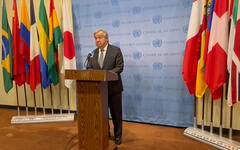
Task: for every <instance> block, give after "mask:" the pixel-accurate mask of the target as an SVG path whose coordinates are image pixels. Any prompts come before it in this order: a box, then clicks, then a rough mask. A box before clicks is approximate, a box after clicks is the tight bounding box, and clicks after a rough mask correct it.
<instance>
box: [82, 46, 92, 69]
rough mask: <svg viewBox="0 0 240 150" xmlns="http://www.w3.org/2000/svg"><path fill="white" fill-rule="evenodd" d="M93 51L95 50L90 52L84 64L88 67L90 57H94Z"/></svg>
mask: <svg viewBox="0 0 240 150" xmlns="http://www.w3.org/2000/svg"><path fill="white" fill-rule="evenodd" d="M93 53H94V52H93V50H92V51H89V52H88V55H87V58H86V60H85V63H84V65H85V66H86V68H87V64H88V62H89V60H90V58H91V57H93ZM86 63H87V64H86Z"/></svg>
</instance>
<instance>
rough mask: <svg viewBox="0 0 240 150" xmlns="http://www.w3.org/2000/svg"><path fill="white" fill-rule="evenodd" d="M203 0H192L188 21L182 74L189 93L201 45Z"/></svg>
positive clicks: (191, 90)
mask: <svg viewBox="0 0 240 150" xmlns="http://www.w3.org/2000/svg"><path fill="white" fill-rule="evenodd" d="M203 10H204V0H194V2H193V4H192V12H191V16H190V21H189V27H188V34H187V42H186V48H185V54H184V60H183V68H182V76H183V80H184V82H185V84H186V85H187V87H188V90H189V92H190V94H195V90H196V76H197V66H198V60H199V54H200V47H201V34H202V30H203V29H202V21H203Z"/></svg>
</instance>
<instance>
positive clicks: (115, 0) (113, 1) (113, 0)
mask: <svg viewBox="0 0 240 150" xmlns="http://www.w3.org/2000/svg"><path fill="white" fill-rule="evenodd" d="M111 3H112V5H115V6H117V5H118V3H119V0H111Z"/></svg>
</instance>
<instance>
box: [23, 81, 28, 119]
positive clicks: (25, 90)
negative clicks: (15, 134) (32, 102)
mask: <svg viewBox="0 0 240 150" xmlns="http://www.w3.org/2000/svg"><path fill="white" fill-rule="evenodd" d="M24 94H25V102H26V115H27V116H28V103H27V93H26V85H25V83H24Z"/></svg>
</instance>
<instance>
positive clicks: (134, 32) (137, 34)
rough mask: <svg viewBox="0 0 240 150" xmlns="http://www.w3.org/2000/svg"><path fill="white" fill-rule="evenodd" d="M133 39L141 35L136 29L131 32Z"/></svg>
mask: <svg viewBox="0 0 240 150" xmlns="http://www.w3.org/2000/svg"><path fill="white" fill-rule="evenodd" d="M132 34H133V37H135V38H136V37H140V36H141V35H142V31H141V30H140V29H136V30H134V31H133V33H132Z"/></svg>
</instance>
